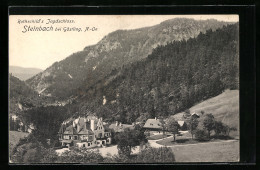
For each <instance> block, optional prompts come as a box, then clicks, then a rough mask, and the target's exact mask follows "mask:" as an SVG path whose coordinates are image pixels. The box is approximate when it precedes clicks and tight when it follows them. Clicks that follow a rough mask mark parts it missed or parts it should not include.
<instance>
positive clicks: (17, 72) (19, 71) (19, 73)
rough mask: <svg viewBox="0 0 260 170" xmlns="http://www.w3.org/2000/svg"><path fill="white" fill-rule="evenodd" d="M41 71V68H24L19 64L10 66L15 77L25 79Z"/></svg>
mask: <svg viewBox="0 0 260 170" xmlns="http://www.w3.org/2000/svg"><path fill="white" fill-rule="evenodd" d="M41 71H43V70H42V69H39V68H24V67H18V66H9V73H12V74H13V75H14V76H15V77H17V78H19V79H20V80H23V81H25V80H27V79H29V78H31V77H33V76H35V75H36V74H38V73H40V72H41Z"/></svg>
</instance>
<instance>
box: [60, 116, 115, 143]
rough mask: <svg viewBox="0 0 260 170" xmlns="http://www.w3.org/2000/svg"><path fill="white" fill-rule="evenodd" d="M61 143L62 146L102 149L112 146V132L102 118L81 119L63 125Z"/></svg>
mask: <svg viewBox="0 0 260 170" xmlns="http://www.w3.org/2000/svg"><path fill="white" fill-rule="evenodd" d="M59 141H60V142H61V144H62V146H73V145H74V146H78V147H86V148H92V147H95V146H101V147H102V146H106V145H107V144H111V132H110V131H109V129H106V128H105V127H104V126H103V121H102V118H99V119H98V118H97V117H95V116H88V117H79V118H77V119H69V120H67V121H64V122H63V123H62V125H61V128H60V130H59Z"/></svg>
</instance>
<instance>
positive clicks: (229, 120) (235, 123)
mask: <svg viewBox="0 0 260 170" xmlns="http://www.w3.org/2000/svg"><path fill="white" fill-rule="evenodd" d="M189 110H190V112H191V113H194V112H196V113H198V114H200V115H201V111H204V112H205V113H204V114H206V113H212V114H213V116H214V117H215V118H216V119H217V120H219V121H222V122H223V123H225V124H227V125H228V126H230V127H235V128H237V129H239V91H238V90H226V91H224V92H223V93H221V94H220V95H218V96H216V97H212V98H209V99H207V100H205V101H203V102H201V103H198V104H196V105H194V106H192V107H191V108H190V109H189ZM183 113H184V112H180V113H177V114H176V115H173V117H174V118H175V119H176V120H181V119H182V118H183ZM202 116H203V115H202ZM237 134H238V133H237Z"/></svg>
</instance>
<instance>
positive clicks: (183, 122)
mask: <svg viewBox="0 0 260 170" xmlns="http://www.w3.org/2000/svg"><path fill="white" fill-rule="evenodd" d="M177 122H178V124H179V126H180V130H187V129H188V127H187V123H186V122H185V121H183V120H178V121H177Z"/></svg>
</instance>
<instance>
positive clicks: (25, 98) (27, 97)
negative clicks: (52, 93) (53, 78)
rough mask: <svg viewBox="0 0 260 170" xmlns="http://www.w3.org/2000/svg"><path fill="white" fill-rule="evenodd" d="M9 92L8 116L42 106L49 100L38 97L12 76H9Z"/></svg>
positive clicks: (22, 82)
mask: <svg viewBox="0 0 260 170" xmlns="http://www.w3.org/2000/svg"><path fill="white" fill-rule="evenodd" d="M9 92H10V93H9V109H10V110H9V113H10V114H15V115H16V114H19V113H21V111H23V110H24V109H28V108H32V107H36V106H40V105H43V104H44V103H46V102H48V100H49V99H47V97H45V96H39V95H38V93H37V92H36V91H34V90H33V89H31V88H30V87H29V86H28V85H27V84H26V83H25V82H24V81H21V80H20V79H18V78H17V77H15V76H13V75H12V74H9Z"/></svg>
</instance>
